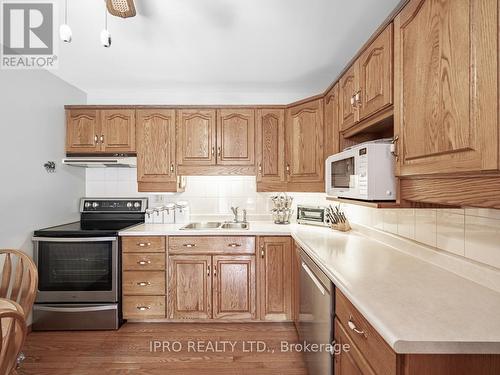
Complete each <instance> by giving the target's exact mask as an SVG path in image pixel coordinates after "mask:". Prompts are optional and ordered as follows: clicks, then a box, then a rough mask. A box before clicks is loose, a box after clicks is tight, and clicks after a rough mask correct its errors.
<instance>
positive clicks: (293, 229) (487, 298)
mask: <svg viewBox="0 0 500 375" xmlns="http://www.w3.org/2000/svg"><path fill="white" fill-rule="evenodd" d="M181 226H182V225H180V224H139V225H137V226H135V227H132V228H129V229H126V230H124V231H122V232H120V235H121V236H155V235H162V236H164V235H165V236H172V235H177V236H180V235H189V236H191V235H198V236H199V235H202V236H203V235H205V236H206V235H250V236H251V235H268V236H271V235H275V236H279V235H291V236H292V237H293V238H294V239H295V241H296V242H297V243H298V244H299V245H300V246H301V247H302V248H303V249H304V250H305V251H306V252H307V254H308V255H309V256H310V257H311V258H312V259H313V260H314V261H315V262H316V263H317V264H318V266H319V267H320V268H321V269H322V270H323V271H324V272H325V273H326V274H327V275H328V277H329V278H330V279H331V280H332V282H333V283H334V284H335V286H336V287H338V288H339V289H340V290H341V291H342V293H344V294H345V295H346V296H347V297H348V298H349V300H350V301H351V302H352V303H353V304H354V305H355V306H356V308H358V309H359V311H360V312H361V313H362V314H363V315H364V316H365V318H366V319H367V320H368V321H369V322H370V323H371V324H372V325H373V327H374V328H375V329H376V330H377V331H378V332H379V333H380V335H381V336H382V337H383V338H384V339H385V340H386V341H387V343H388V344H389V345H390V346H391V347H392V348H393V349H394V351H395V352H397V353H450V354H451V353H499V354H500V293H498V292H496V291H494V290H492V289H489V288H486V287H484V286H482V285H480V284H477V283H475V282H473V281H470V280H468V279H466V278H463V277H461V276H459V275H457V274H455V273H452V272H450V271H447V270H445V269H443V268H440V267H438V266H435V265H433V264H431V263H429V262H426V261H424V260H421V259H419V258H417V257H413V256H411V255H408V254H406V253H404V252H402V251H398V249H395V248H393V247H391V246H389V245H386V244H384V243H382V242H379V241H375V240H372V239H370V238H368V237H366V236H364V235H362V234H360V233H359V232H357V231H351V232H349V233H341V232H335V231H332V230H330V229H328V228H319V227H312V226H304V225H297V224H291V225H285V226H283V225H275V224H272V223H266V222H251V223H250V229H249V230H201V231H200V230H188V231H185V230H179V228H180V227H181Z"/></svg>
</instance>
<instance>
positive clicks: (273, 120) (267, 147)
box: [256, 108, 286, 191]
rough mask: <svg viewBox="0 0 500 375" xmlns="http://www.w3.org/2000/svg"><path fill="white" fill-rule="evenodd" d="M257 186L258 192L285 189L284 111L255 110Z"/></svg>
mask: <svg viewBox="0 0 500 375" xmlns="http://www.w3.org/2000/svg"><path fill="white" fill-rule="evenodd" d="M256 157H257V184H258V185H261V187H258V190H259V191H262V190H265V189H266V188H269V189H270V190H272V191H277V190H278V191H281V190H285V189H286V178H285V111H284V110H283V109H272V108H271V109H259V110H257V140H256Z"/></svg>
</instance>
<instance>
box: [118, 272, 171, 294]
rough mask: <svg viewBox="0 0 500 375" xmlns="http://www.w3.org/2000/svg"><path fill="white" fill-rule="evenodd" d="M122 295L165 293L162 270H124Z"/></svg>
mask: <svg viewBox="0 0 500 375" xmlns="http://www.w3.org/2000/svg"><path fill="white" fill-rule="evenodd" d="M123 294H124V295H127V294H128V295H148V296H151V295H153V296H154V295H160V294H165V272H164V271H124V272H123Z"/></svg>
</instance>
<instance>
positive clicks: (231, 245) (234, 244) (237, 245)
mask: <svg viewBox="0 0 500 375" xmlns="http://www.w3.org/2000/svg"><path fill="white" fill-rule="evenodd" d="M227 246H229V247H240V246H241V244H240V243H230V244H229V245H227Z"/></svg>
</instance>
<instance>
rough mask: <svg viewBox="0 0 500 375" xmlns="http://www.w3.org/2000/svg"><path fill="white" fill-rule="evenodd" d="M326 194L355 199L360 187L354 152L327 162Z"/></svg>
mask: <svg viewBox="0 0 500 375" xmlns="http://www.w3.org/2000/svg"><path fill="white" fill-rule="evenodd" d="M326 173H327V175H326V179H325V181H326V194H327V195H331V196H337V197H347V198H355V194H356V191H357V185H358V176H357V165H356V155H355V153H354V152H353V151H352V150H348V151H344V152H342V153H340V154H337V155H332V156H330V157H329V158H328V159H327V160H326Z"/></svg>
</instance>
